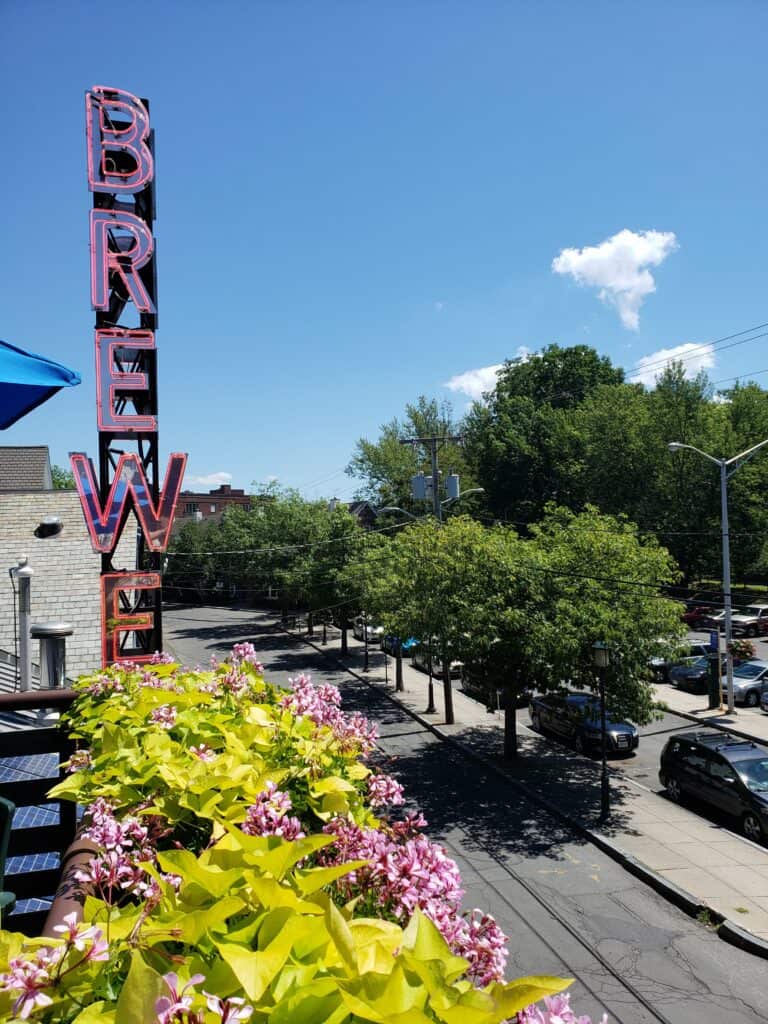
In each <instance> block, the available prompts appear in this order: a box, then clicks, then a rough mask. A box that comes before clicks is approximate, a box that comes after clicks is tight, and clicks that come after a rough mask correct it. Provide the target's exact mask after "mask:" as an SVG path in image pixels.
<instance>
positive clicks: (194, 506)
mask: <svg viewBox="0 0 768 1024" xmlns="http://www.w3.org/2000/svg"><path fill="white" fill-rule="evenodd" d="M199 511H200V506H199V505H198V503H197V502H196V501H188V502H186V504H185V505H184V515H187V516H191V515H194V514H195V512H199Z"/></svg>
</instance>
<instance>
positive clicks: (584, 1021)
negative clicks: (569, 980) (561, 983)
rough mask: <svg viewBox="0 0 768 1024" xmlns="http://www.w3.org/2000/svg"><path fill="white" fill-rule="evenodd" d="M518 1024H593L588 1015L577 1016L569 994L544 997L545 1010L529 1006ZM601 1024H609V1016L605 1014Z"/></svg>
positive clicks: (518, 1019)
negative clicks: (570, 1002) (572, 1007)
mask: <svg viewBox="0 0 768 1024" xmlns="http://www.w3.org/2000/svg"><path fill="white" fill-rule="evenodd" d="M517 1021H518V1024H592V1022H591V1020H590V1018H589V1017H587V1016H586V1014H583V1015H581V1016H578V1017H577V1016H576V1014H575V1013H574V1012H573V1010H572V1009H571V1007H570V1004H569V995H568V993H567V992H561V993H560V994H559V995H556V996H545V997H544V1009H543V1010H542V1008H541V1007H540V1006H538V1005H533V1006H527V1007H526V1008H525V1009H524V1010H521V1011H520V1012H519V1013H518V1015H517ZM600 1024H608V1015H607V1014H605V1013H604V1014H603V1016H602V1017H601V1020H600Z"/></svg>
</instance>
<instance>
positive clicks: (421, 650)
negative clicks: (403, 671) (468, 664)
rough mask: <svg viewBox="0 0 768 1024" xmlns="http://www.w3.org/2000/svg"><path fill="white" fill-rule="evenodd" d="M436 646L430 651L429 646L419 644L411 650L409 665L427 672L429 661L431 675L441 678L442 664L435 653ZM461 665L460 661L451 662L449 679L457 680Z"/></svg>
mask: <svg viewBox="0 0 768 1024" xmlns="http://www.w3.org/2000/svg"><path fill="white" fill-rule="evenodd" d="M436 648H437V644H435V645H434V646H433V649H432V651H430V647H429V644H421V643H420V644H419V645H418V647H415V648H414V649H413V654H412V655H411V664H412V665H413V667H414V668H418V669H420V670H421V671H422V672H429V666H430V659H431V662H432V675H433V676H442V674H443V663H442V661H441V660H440V656H439V655H438V654H437V653H436ZM462 668H463V665H462V663H461V662H460V661H452V662H451V678H452V679H457V678H458V677H459V676H460V675H461V670H462Z"/></svg>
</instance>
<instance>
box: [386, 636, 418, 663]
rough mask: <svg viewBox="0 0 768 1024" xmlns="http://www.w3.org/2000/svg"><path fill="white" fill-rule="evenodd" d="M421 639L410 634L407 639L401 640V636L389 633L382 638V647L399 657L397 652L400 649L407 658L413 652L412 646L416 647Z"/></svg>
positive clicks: (393, 655) (394, 656)
mask: <svg viewBox="0 0 768 1024" xmlns="http://www.w3.org/2000/svg"><path fill="white" fill-rule="evenodd" d="M418 642H419V641H418V640H416V639H415V637H412V636H409V637H408V639H407V640H401V639H400V637H399V636H395V635H394V633H388V634H387V635H386V636H384V637H382V638H381V649H382V650H383V651H386V653H387V654H391V655H392V657H393V658H396V657H397V652H398V651H400V653H401V654H402V656H403V657H404V658H407V657H408V655H409V654H410V653H411V648H413V647H415V646H416V644H417V643H418Z"/></svg>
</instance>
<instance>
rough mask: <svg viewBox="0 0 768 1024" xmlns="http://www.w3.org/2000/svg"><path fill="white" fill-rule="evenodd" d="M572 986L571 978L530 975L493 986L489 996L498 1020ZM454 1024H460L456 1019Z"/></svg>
mask: <svg viewBox="0 0 768 1024" xmlns="http://www.w3.org/2000/svg"><path fill="white" fill-rule="evenodd" d="M572 984H573V978H557V977H552V976H550V975H547V974H537V975H531V976H530V977H527V978H517V979H516V980H515V981H509V982H507V983H506V984H504V985H501V984H498V985H494V986H493V987H492V989H491V992H490V995H491V998H492V999H493V1002H494V1007H496V1008H497V1010H498V1012H499V1015H500V1018H501V1019H502V1020H503V1019H504V1018H506V1017H512V1016H514V1014H516V1013H518V1012H519V1011H520V1010H524V1009H525V1007H526V1006H530V1005H531V1003H536V1002H538V1000H539V999H543V998H544V996H554V995H556V994H557V993H558V992H562V991H563V989H566V988H568V986H569V985H572ZM455 1024H460V1021H459V1020H458V1019H457V1020H456V1022H455Z"/></svg>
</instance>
